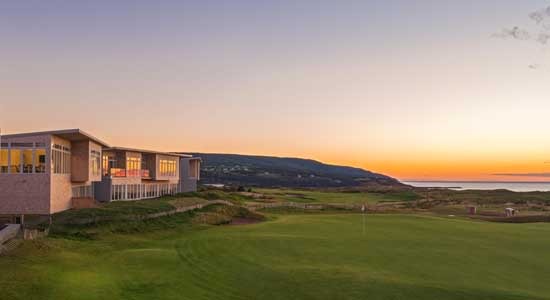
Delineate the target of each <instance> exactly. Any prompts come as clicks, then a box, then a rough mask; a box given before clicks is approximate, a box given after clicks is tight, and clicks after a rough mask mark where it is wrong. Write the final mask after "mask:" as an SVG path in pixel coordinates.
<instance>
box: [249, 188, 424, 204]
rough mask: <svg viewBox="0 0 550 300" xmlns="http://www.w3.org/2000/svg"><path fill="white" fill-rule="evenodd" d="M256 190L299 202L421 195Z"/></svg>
mask: <svg viewBox="0 0 550 300" xmlns="http://www.w3.org/2000/svg"><path fill="white" fill-rule="evenodd" d="M254 191H255V192H258V193H261V194H264V195H265V196H266V197H269V198H272V199H274V200H279V201H288V202H299V203H316V202H317V203H347V204H352V203H378V202H395V201H414V200H417V199H419V198H420V195H418V194H416V193H415V192H413V191H395V192H386V193H373V192H368V193H367V192H329V191H314V190H291V189H255V190H254Z"/></svg>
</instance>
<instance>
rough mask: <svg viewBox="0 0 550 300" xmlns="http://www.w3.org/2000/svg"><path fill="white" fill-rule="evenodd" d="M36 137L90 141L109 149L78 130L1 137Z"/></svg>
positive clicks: (94, 138)
mask: <svg viewBox="0 0 550 300" xmlns="http://www.w3.org/2000/svg"><path fill="white" fill-rule="evenodd" d="M37 135H55V136H58V137H60V138H63V139H66V140H68V141H71V142H79V141H86V140H90V141H93V142H95V143H97V144H99V145H101V146H103V147H109V144H107V143H105V142H104V141H102V140H100V139H98V138H96V137H95V136H93V135H91V134H89V133H87V132H85V131H82V130H80V129H63V130H51V131H38V132H27V133H16V134H6V135H3V136H2V137H4V138H17V137H29V136H37Z"/></svg>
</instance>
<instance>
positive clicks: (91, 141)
mask: <svg viewBox="0 0 550 300" xmlns="http://www.w3.org/2000/svg"><path fill="white" fill-rule="evenodd" d="M0 143H1V144H0V216H20V217H23V216H24V215H51V214H54V213H57V212H60V211H63V210H67V209H70V208H73V207H74V204H75V203H77V202H86V201H93V202H95V201H99V202H109V201H124V200H139V199H148V198H155V197H160V196H163V195H173V194H176V193H179V192H188V191H194V190H196V188H197V181H198V180H199V178H200V163H201V159H200V158H198V157H192V156H190V155H184V154H177V153H170V152H158V151H150V150H141V149H132V148H123V147H112V146H110V145H108V144H107V143H105V142H103V141H102V140H100V139H97V138H95V137H94V136H92V135H90V134H88V133H86V132H84V131H82V130H80V129H69V130H55V131H45V132H33V133H21V134H10V135H3V136H1V141H0Z"/></svg>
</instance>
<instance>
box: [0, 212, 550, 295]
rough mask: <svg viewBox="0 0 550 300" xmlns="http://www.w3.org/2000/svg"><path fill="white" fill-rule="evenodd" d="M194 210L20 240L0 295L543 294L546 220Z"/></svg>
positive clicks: (3, 264) (546, 291)
mask: <svg viewBox="0 0 550 300" xmlns="http://www.w3.org/2000/svg"><path fill="white" fill-rule="evenodd" d="M209 210H210V211H208V212H213V211H216V208H213V207H211V208H209ZM193 217H194V212H189V213H188V214H181V215H176V216H172V217H167V218H161V219H156V220H150V221H147V222H146V223H144V224H146V225H147V226H144V227H141V228H134V229H135V230H129V231H128V232H124V231H117V230H114V231H111V230H108V229H107V227H102V228H101V229H100V231H101V234H99V235H98V236H96V237H95V239H93V240H71V239H67V238H64V237H62V236H60V237H57V238H48V239H45V240H41V241H37V242H25V243H24V245H23V247H22V248H21V249H19V251H17V252H16V253H14V254H11V255H9V256H4V257H0V270H2V272H0V291H1V294H0V295H1V298H2V299H45V300H47V299H193V300H200V299H223V300H227V299H285V300H286V299H412V300H414V299H446V300H454V299H484V300H485V299H487V300H491V299H499V300H523V299H525V300H526V299H534V300H537V299H550V286H549V285H548V280H547V278H548V276H549V273H548V270H550V252H549V251H548V249H549V248H550V240H549V239H547V236H549V234H550V224H499V223H488V222H477V221H467V220H457V219H443V218H437V217H429V216H414V215H368V216H367V217H366V220H365V219H363V216H362V215H356V214H339V215H276V216H275V215H274V216H272V217H271V218H272V221H269V222H264V223H258V224H254V225H247V226H217V227H212V226H205V225H195V224H193V222H191V220H192V218H193ZM363 222H365V223H363ZM363 224H365V227H364V228H365V230H364V231H363ZM130 227H131V226H130Z"/></svg>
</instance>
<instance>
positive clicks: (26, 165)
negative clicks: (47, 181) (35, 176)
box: [22, 149, 33, 173]
mask: <svg viewBox="0 0 550 300" xmlns="http://www.w3.org/2000/svg"><path fill="white" fill-rule="evenodd" d="M32 152H33V151H32V149H25V150H22V154H23V156H22V162H23V165H22V168H23V173H32V172H33V153H32Z"/></svg>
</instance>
